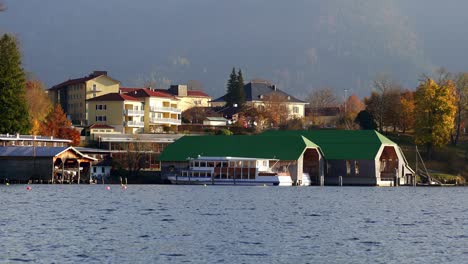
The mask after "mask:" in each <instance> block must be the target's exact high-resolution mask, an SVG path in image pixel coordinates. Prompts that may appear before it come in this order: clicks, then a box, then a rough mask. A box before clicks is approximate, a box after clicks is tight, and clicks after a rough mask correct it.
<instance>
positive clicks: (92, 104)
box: [87, 93, 145, 134]
mask: <svg viewBox="0 0 468 264" xmlns="http://www.w3.org/2000/svg"><path fill="white" fill-rule="evenodd" d="M87 105H88V110H89V112H88V120H87V123H88V124H90V125H94V124H98V125H107V126H111V127H113V128H114V131H117V132H120V133H123V134H136V133H142V132H143V128H144V124H145V123H144V119H145V118H144V116H145V110H144V104H143V102H142V100H141V99H138V98H135V97H132V96H129V95H126V94H120V93H110V94H105V95H101V96H98V97H95V98H91V99H88V100H87Z"/></svg>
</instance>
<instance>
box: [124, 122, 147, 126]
mask: <svg viewBox="0 0 468 264" xmlns="http://www.w3.org/2000/svg"><path fill="white" fill-rule="evenodd" d="M124 125H125V126H126V127H144V126H145V122H141V121H125V123H124Z"/></svg>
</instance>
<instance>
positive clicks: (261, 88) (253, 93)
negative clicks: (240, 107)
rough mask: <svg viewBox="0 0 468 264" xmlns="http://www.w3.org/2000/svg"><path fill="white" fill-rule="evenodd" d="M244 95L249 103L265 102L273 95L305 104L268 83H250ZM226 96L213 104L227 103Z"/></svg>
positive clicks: (246, 86) (245, 86)
mask: <svg viewBox="0 0 468 264" xmlns="http://www.w3.org/2000/svg"><path fill="white" fill-rule="evenodd" d="M244 93H245V100H246V101H247V102H251V101H263V100H264V98H262V96H264V97H268V96H271V95H273V94H276V95H278V96H281V97H284V98H289V100H288V102H294V103H305V102H304V101H302V100H299V99H297V98H296V97H294V96H292V95H289V94H287V93H286V92H284V91H282V90H280V89H278V88H276V86H275V85H271V84H269V83H267V82H249V83H247V84H246V85H244ZM225 96H226V95H223V96H221V97H219V98H217V99H215V100H213V101H212V102H225V101H226V100H225Z"/></svg>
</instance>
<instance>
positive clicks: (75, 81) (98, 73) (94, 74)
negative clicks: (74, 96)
mask: <svg viewBox="0 0 468 264" xmlns="http://www.w3.org/2000/svg"><path fill="white" fill-rule="evenodd" d="M100 76H106V77H107V78H109V79H111V80H114V79H112V78H111V77H109V76H108V75H107V71H94V72H92V73H91V74H89V75H88V76H85V77H81V78H76V79H69V80H67V81H64V82H62V83H59V84H57V85H54V86H52V87H51V88H50V90H54V89H59V88H62V87H66V86H70V85H74V84H79V83H84V82H87V81H89V80H92V79H94V78H98V77H100ZM114 81H116V82H119V81H117V80H114ZM119 83H120V82H119Z"/></svg>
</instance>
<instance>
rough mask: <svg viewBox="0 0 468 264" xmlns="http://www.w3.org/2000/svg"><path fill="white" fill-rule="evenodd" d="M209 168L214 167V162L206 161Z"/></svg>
mask: <svg viewBox="0 0 468 264" xmlns="http://www.w3.org/2000/svg"><path fill="white" fill-rule="evenodd" d="M207 164H208V166H207V167H209V168H213V167H214V166H215V165H214V162H213V161H208V162H207Z"/></svg>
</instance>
